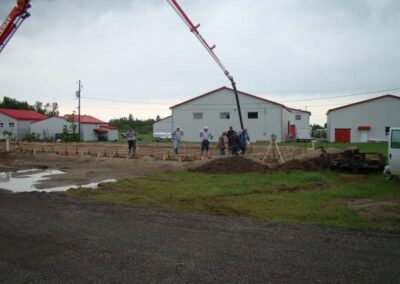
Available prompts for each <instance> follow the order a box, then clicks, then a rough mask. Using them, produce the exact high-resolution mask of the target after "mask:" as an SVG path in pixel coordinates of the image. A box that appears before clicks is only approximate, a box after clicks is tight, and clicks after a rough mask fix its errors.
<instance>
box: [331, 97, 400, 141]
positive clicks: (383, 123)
mask: <svg viewBox="0 0 400 284" xmlns="http://www.w3.org/2000/svg"><path fill="white" fill-rule="evenodd" d="M363 125H366V126H370V127H371V128H370V130H367V139H368V140H376V141H386V140H387V136H386V134H385V127H387V126H392V127H394V126H400V99H395V98H391V97H385V98H381V99H378V100H374V101H369V102H365V103H362V104H357V105H353V106H348V107H345V108H342V109H338V110H333V111H331V112H329V113H328V139H329V141H330V142H335V129H336V128H350V129H351V142H360V141H361V136H362V131H360V130H358V127H359V126H363ZM364 131H365V130H364ZM364 133H365V132H364Z"/></svg>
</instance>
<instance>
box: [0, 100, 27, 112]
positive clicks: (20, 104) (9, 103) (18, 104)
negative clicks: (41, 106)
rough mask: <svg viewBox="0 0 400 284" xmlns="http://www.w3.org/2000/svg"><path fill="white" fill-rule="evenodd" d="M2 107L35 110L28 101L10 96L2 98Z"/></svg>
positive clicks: (0, 105) (0, 104)
mask: <svg viewBox="0 0 400 284" xmlns="http://www.w3.org/2000/svg"><path fill="white" fill-rule="evenodd" d="M0 108H10V109H21V110H34V108H33V107H32V106H31V105H30V104H28V102H26V101H17V100H16V99H12V98H9V97H3V100H2V101H1V100H0Z"/></svg>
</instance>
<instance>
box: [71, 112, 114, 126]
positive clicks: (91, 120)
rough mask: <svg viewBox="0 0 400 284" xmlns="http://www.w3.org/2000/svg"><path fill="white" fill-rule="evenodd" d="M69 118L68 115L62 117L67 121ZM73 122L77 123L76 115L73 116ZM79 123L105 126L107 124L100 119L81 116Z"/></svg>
mask: <svg viewBox="0 0 400 284" xmlns="http://www.w3.org/2000/svg"><path fill="white" fill-rule="evenodd" d="M70 117H71V115H70V114H66V115H64V118H66V119H69V118H70ZM74 120H75V122H78V121H79V119H78V115H75V117H74ZM81 123H83V124H107V122H104V121H102V120H100V119H97V118H95V117H93V116H91V115H81Z"/></svg>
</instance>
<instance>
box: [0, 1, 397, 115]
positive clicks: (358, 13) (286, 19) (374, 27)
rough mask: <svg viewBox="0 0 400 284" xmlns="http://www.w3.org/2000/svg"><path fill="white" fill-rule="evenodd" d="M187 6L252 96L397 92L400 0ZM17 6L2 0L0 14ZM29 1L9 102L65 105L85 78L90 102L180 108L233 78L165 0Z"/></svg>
mask: <svg viewBox="0 0 400 284" xmlns="http://www.w3.org/2000/svg"><path fill="white" fill-rule="evenodd" d="M180 3H181V4H182V6H183V7H184V8H185V10H186V11H187V12H188V14H189V15H190V16H191V17H192V19H193V20H194V21H195V22H196V23H197V22H200V23H201V32H202V33H203V35H204V36H205V37H206V39H207V40H208V41H209V42H210V43H215V44H216V45H217V49H216V52H217V54H218V55H219V56H220V58H221V60H222V61H223V62H224V64H225V65H226V67H227V68H228V69H229V70H230V71H231V73H232V74H233V75H235V78H236V79H237V82H238V86H239V87H240V89H242V90H244V91H249V92H253V93H254V94H256V95H260V94H261V95H263V94H268V95H269V96H270V97H273V98H276V99H278V100H282V101H284V100H288V99H291V98H299V96H300V95H299V92H302V93H301V97H303V98H304V97H305V98H307V97H310V96H314V95H316V96H323V95H324V94H326V93H334V92H337V93H338V92H339V91H345V92H346V91H347V92H358V91H359V90H370V89H385V88H391V87H397V86H398V85H399V82H398V78H399V75H400V74H399V69H398V66H399V63H400V54H399V53H398V47H399V45H400V29H399V28H398V27H399V26H400V17H399V16H400V15H399V13H400V12H399V11H400V2H399V1H395V0H394V1H373V0H369V1H361V0H360V1H356V0H354V1H344V0H343V1H300V0H297V1H296V0H293V1H265V0H253V1H239V0H219V1H211V0H202V1H189V0H181V1H180ZM13 4H14V1H10V0H7V1H2V2H1V3H0V17H1V19H3V18H4V17H5V16H6V14H7V13H8V12H9V10H10V9H11V7H12V5H13ZM32 6H33V7H32V10H31V14H32V17H31V18H29V19H28V20H27V21H26V22H25V23H24V25H23V26H22V27H21V30H20V31H18V33H17V34H16V36H15V38H13V40H12V41H11V42H10V45H9V46H8V47H7V48H6V50H5V51H4V52H3V53H2V54H1V55H0V62H1V64H0V78H1V84H0V96H3V95H8V96H12V97H16V98H20V99H27V100H30V101H33V100H36V99H37V100H44V101H46V100H58V101H59V102H60V103H61V104H62V103H67V102H69V101H71V100H73V95H74V90H75V88H76V85H75V82H76V81H77V80H78V79H82V80H83V82H84V85H85V88H84V93H85V94H86V95H87V96H90V97H96V98H101V99H113V98H114V99H121V100H132V101H157V102H167V103H174V102H177V101H179V100H182V99H187V98H188V97H191V96H195V95H198V94H200V93H202V92H206V91H208V90H210V89H213V88H217V87H219V86H221V85H228V83H229V82H228V81H227V80H226V79H225V78H224V75H223V74H222V73H221V71H220V70H219V69H218V67H217V66H216V65H215V64H214V63H213V62H212V60H211V58H209V56H208V55H207V53H206V52H205V51H204V50H203V48H202V47H201V46H200V44H199V43H198V42H196V39H195V38H194V37H193V36H192V35H191V34H190V33H189V32H188V30H187V28H186V27H185V26H184V25H183V23H182V22H181V20H180V19H179V18H178V17H177V15H176V14H175V13H174V11H172V9H171V8H170V7H169V5H168V4H167V2H166V1H162V0H153V1H129V0H126V1H108V0H87V1H78V0H53V1H49V0H33V1H32ZM304 92H308V93H306V94H304ZM310 92H311V93H310ZM340 102H341V101H336V103H340ZM343 102H345V101H343ZM319 103H320V104H321V103H322V102H319ZM330 103H332V101H329V102H325V104H330ZM311 104H312V103H311ZM67 106H68V107H69V108H72V106H73V105H72V103H70V105H68V104H67ZM85 106H86V107H87V109H86V112H88V113H89V112H94V111H95V112H97V113H99V112H100V114H99V115H101V116H103V117H108V118H109V117H113V116H120V115H126V114H127V113H128V112H129V108H131V109H132V111H131V112H134V113H136V114H137V116H139V117H155V115H156V114H157V113H161V114H162V115H163V114H167V113H168V109H167V108H166V107H165V106H155V107H154V109H153V110H152V109H150V107H149V106H143V105H127V104H125V105H122V104H117V103H116V104H115V105H113V107H114V108H113V109H112V108H110V107H109V108H108V109H107V106H110V103H108V104H106V105H105V106H104V105H102V104H101V103H100V102H96V101H87V102H85ZM293 106H295V105H293ZM96 107H97V108H96ZM327 108H329V106H326V107H324V108H320V107H319V108H316V109H315V110H313V109H311V111H313V112H314V113H315V114H316V115H315V116H313V118H314V119H316V120H317V121H322V120H323V119H324V112H325V110H326V109H327ZM139 109H142V110H139ZM162 109H164V110H162ZM67 110H69V109H66V111H67ZM133 110H134V111H133Z"/></svg>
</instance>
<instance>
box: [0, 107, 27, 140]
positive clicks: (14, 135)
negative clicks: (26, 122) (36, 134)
mask: <svg viewBox="0 0 400 284" xmlns="http://www.w3.org/2000/svg"><path fill="white" fill-rule="evenodd" d="M10 123H14V127H9V125H10ZM1 124H3V127H1ZM3 131H9V132H11V139H20V138H19V135H18V134H19V133H18V121H17V120H16V119H14V118H12V117H9V116H8V115H4V114H2V113H0V132H1V133H3ZM28 134H29V132H28Z"/></svg>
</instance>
